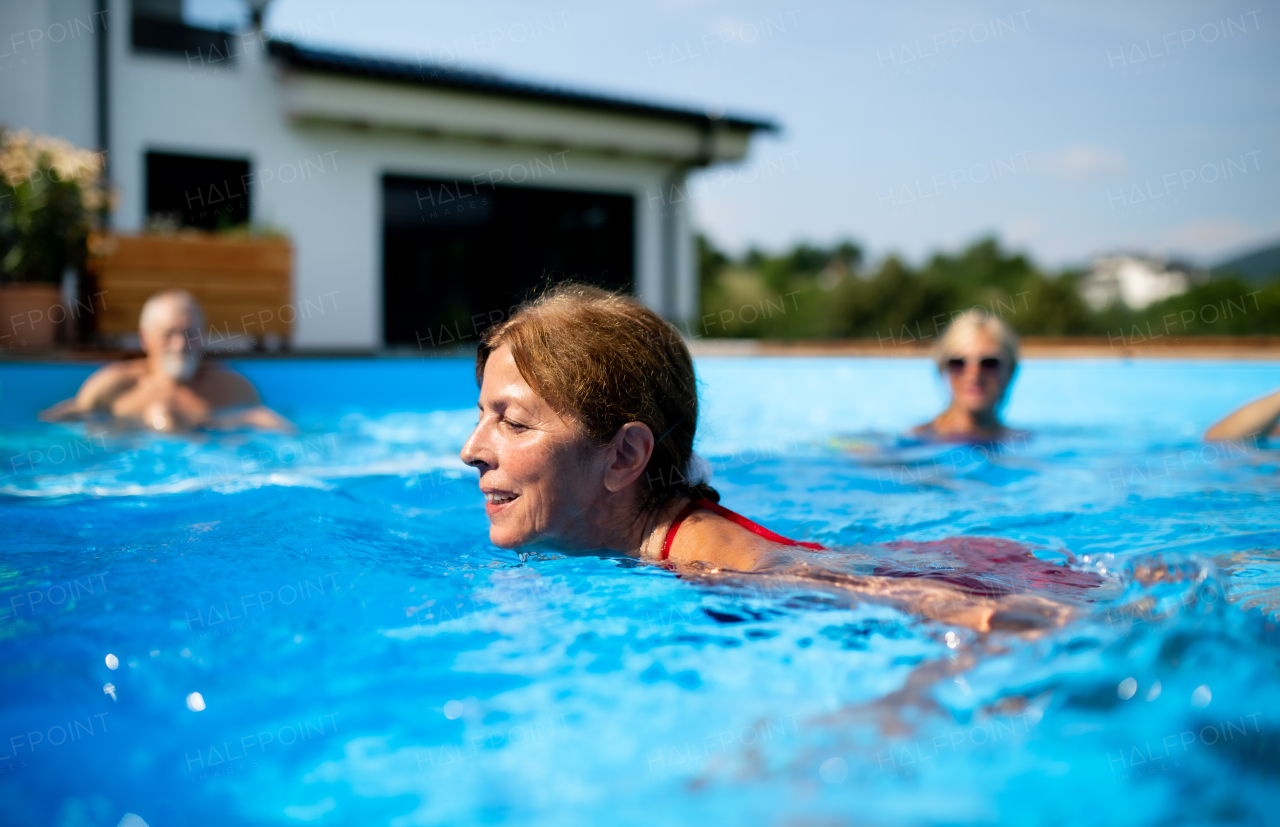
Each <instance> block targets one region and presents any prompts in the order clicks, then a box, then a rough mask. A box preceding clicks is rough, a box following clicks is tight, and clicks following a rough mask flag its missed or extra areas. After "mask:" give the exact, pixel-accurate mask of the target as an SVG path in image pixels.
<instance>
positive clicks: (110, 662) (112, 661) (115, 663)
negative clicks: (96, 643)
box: [107, 654, 120, 670]
mask: <svg viewBox="0 0 1280 827" xmlns="http://www.w3.org/2000/svg"><path fill="white" fill-rule="evenodd" d="M107 668H108V669H112V670H115V669H119V668H120V658H118V657H116V656H115V655H112V654H108V655H107Z"/></svg>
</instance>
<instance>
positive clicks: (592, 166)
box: [0, 0, 775, 349]
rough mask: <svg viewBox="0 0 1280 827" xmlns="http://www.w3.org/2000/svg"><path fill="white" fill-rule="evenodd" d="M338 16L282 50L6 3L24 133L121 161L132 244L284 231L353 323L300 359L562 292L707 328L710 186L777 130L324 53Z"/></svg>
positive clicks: (117, 2) (339, 323) (92, 5)
mask: <svg viewBox="0 0 1280 827" xmlns="http://www.w3.org/2000/svg"><path fill="white" fill-rule="evenodd" d="M252 5H255V6H258V7H260V6H262V5H265V4H264V3H262V2H256V3H254V4H252ZM351 8H357V7H354V6H353V7H351ZM333 14H334V12H327V13H326V15H329V16H328V17H326V15H321V16H320V17H319V18H317V19H316V20H315V21H308V22H307V25H305V26H303V27H302V31H300V32H289V31H282V32H279V33H277V35H276V36H274V37H268V36H265V35H264V33H263V32H262V31H261V29H260V28H256V27H252V28H250V29H249V30H247V31H244V32H241V33H229V32H221V31H213V30H208V29H201V28H196V27H192V26H189V25H187V24H186V23H185V22H184V21H183V18H182V0H132V2H131V1H130V0H35V1H34V2H29V3H5V4H0V31H3V32H6V33H10V32H12V33H16V34H14V35H13V37H12V38H10V37H9V36H8V34H6V35H5V38H6V39H5V41H4V42H3V43H0V70H2V72H3V74H2V75H0V124H3V125H4V126H6V127H9V128H15V129H17V128H27V129H31V130H34V131H36V132H41V133H46V134H51V135H56V136H59V137H63V138H66V139H68V140H70V141H72V142H74V143H76V144H78V145H81V146H85V147H99V148H103V149H106V150H108V162H109V165H110V174H111V179H112V183H113V185H114V186H115V188H116V189H117V190H118V192H119V194H120V201H119V206H118V208H117V210H116V211H115V213H114V216H113V218H112V221H113V224H114V228H115V229H116V230H119V231H123V232H136V231H140V230H142V229H143V228H144V227H146V226H148V225H152V226H168V227H173V226H174V225H175V224H176V225H179V226H194V227H203V228H208V229H215V228H218V227H220V226H227V225H233V224H239V223H243V222H246V221H248V222H251V223H253V224H261V225H268V226H271V227H275V228H278V229H280V230H282V231H283V232H284V233H285V234H287V235H288V237H289V238H290V240H291V241H292V244H293V250H294V258H293V260H294V266H293V285H292V292H293V296H294V297H295V299H296V300H299V301H301V300H304V299H309V300H310V301H312V302H313V303H315V302H317V301H318V299H319V297H321V296H326V297H328V298H327V299H326V303H329V304H331V306H333V307H334V308H335V309H334V310H333V311H330V312H327V313H324V314H319V313H316V314H309V315H307V316H305V317H301V316H300V317H299V318H298V320H297V322H296V324H295V325H294V327H293V331H292V334H291V335H292V340H293V341H292V344H293V345H294V346H297V347H303V348H359V349H367V348H380V347H383V346H387V345H392V346H395V345H399V346H406V345H407V346H422V347H429V346H434V345H437V344H440V343H442V342H444V341H445V340H446V337H445V335H444V333H445V332H447V331H450V330H452V331H453V332H454V333H456V334H457V336H456V337H455V336H454V335H453V334H449V336H448V341H455V340H457V339H458V338H461V339H462V340H463V341H466V340H468V339H469V340H471V341H474V339H475V335H474V334H475V332H476V329H477V325H479V326H483V325H484V324H486V323H488V322H489V321H492V320H495V319H496V318H500V317H501V316H502V314H504V313H505V312H506V311H507V310H508V309H509V308H510V306H511V304H512V302H514V301H516V300H518V299H519V298H520V297H522V296H524V295H525V294H526V293H527V292H528V291H529V290H530V289H531V288H533V287H535V286H536V285H538V284H540V283H543V282H544V281H545V280H546V279H548V278H550V279H557V278H564V277H578V278H584V279H586V280H589V281H592V282H595V283H599V284H602V285H604V286H608V287H613V288H622V289H627V290H632V291H634V292H635V293H636V294H637V295H638V296H639V297H640V298H641V299H642V300H643V301H644V302H645V303H646V304H648V305H649V306H650V307H652V308H654V309H655V310H657V311H658V312H660V313H662V314H663V315H664V316H666V317H668V318H671V319H677V320H679V319H690V318H693V317H695V316H696V315H697V313H698V306H697V300H698V287H697V273H696V258H695V255H694V245H693V233H692V229H691V227H690V215H689V210H688V203H687V201H688V191H687V188H686V185H685V178H686V174H687V173H688V172H689V171H690V170H691V169H695V168H697V167H703V166H707V165H710V164H715V163H718V162H724V161H735V160H739V159H741V158H743V157H744V156H745V155H746V153H747V149H748V145H749V140H750V138H751V136H752V135H753V133H755V132H757V131H760V130H772V129H774V128H775V127H774V126H773V125H772V124H770V123H768V122H764V121H758V120H747V119H742V118H735V117H727V116H722V115H719V113H712V114H710V115H709V114H707V113H706V112H696V111H689V110H685V109H679V108H672V107H667V106H658V105H652V104H646V103H641V102H636V101H630V100H624V99H620V98H615V97H609V96H603V95H598V94H586V93H579V92H574V91H570V90H565V89H561V88H553V87H548V86H542V85H536V84H532V83H526V82H522V81H517V80H511V79H507V78H503V77H498V76H494V75H488V74H483V73H479V72H473V71H465V70H461V69H458V68H448V67H446V66H442V65H440V64H433V63H415V62H400V61H393V60H383V59H374V58H367V57H357V56H352V55H346V54H335V53H332V52H325V51H321V50H317V49H311V48H307V47H304V46H302V45H300V43H299V42H298V40H299V38H300V37H301V38H305V37H307V35H308V34H309V33H310V34H312V35H319V36H329V35H332V34H333V33H334V30H336V29H335V27H336V22H335V21H334V20H333V19H332V17H331V16H332V15H333ZM530 25H531V26H533V28H534V31H533V32H531V33H530V36H534V35H536V34H538V30H539V27H542V28H548V27H554V26H555V25H556V19H555V18H554V17H548V18H546V19H545V20H534V21H530ZM308 30H311V31H310V32H309V31H308ZM542 34H543V35H546V34H547V32H546V31H543V32H542ZM284 38H288V41H287V42H286V40H285V39H284ZM335 291H336V293H335ZM476 319H479V321H478V322H477V321H476Z"/></svg>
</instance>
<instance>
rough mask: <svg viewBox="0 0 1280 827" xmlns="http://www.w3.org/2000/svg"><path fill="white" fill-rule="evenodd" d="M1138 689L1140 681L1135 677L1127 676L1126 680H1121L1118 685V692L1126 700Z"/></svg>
mask: <svg viewBox="0 0 1280 827" xmlns="http://www.w3.org/2000/svg"><path fill="white" fill-rule="evenodd" d="M1137 691H1138V682H1137V681H1136V680H1134V679H1133V678H1125V679H1124V680H1122V681H1120V685H1119V686H1117V687H1116V694H1117V695H1119V696H1120V697H1121V698H1123V699H1124V700H1126V701H1127V700H1129V699H1130V698H1132V697H1133V693H1135V692H1137Z"/></svg>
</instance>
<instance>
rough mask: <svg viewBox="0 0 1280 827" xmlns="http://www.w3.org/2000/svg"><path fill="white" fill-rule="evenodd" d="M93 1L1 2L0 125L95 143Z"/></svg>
mask: <svg viewBox="0 0 1280 827" xmlns="http://www.w3.org/2000/svg"><path fill="white" fill-rule="evenodd" d="M94 9H95V4H94V2H93V0H48V2H41V3H29V2H2V3H0V125H4V126H6V127H12V128H15V129H22V128H25V129H30V130H32V131H34V132H39V133H41V134H44V135H53V136H56V137H59V138H63V139H64V140H68V141H70V142H72V143H73V144H75V145H77V146H82V147H93V146H96V145H97V139H98V135H97V117H96V112H97V107H96V105H95V102H96V99H95V86H94V77H95V75H94V65H95V62H96V60H97V51H96V47H95V43H94V40H95V36H96V32H97V31H98V29H100V28H101V26H102V25H104V22H107V21H110V20H111V19H112V18H110V16H109V15H108V16H106V17H99V16H97V15H95V14H94Z"/></svg>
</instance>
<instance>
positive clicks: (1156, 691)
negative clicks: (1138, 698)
mask: <svg viewBox="0 0 1280 827" xmlns="http://www.w3.org/2000/svg"><path fill="white" fill-rule="evenodd" d="M1159 697H1160V681H1156V682H1155V683H1153V684H1151V688H1150V689H1148V690H1147V700H1148V701H1154V700H1155V699H1156V698H1159Z"/></svg>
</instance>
